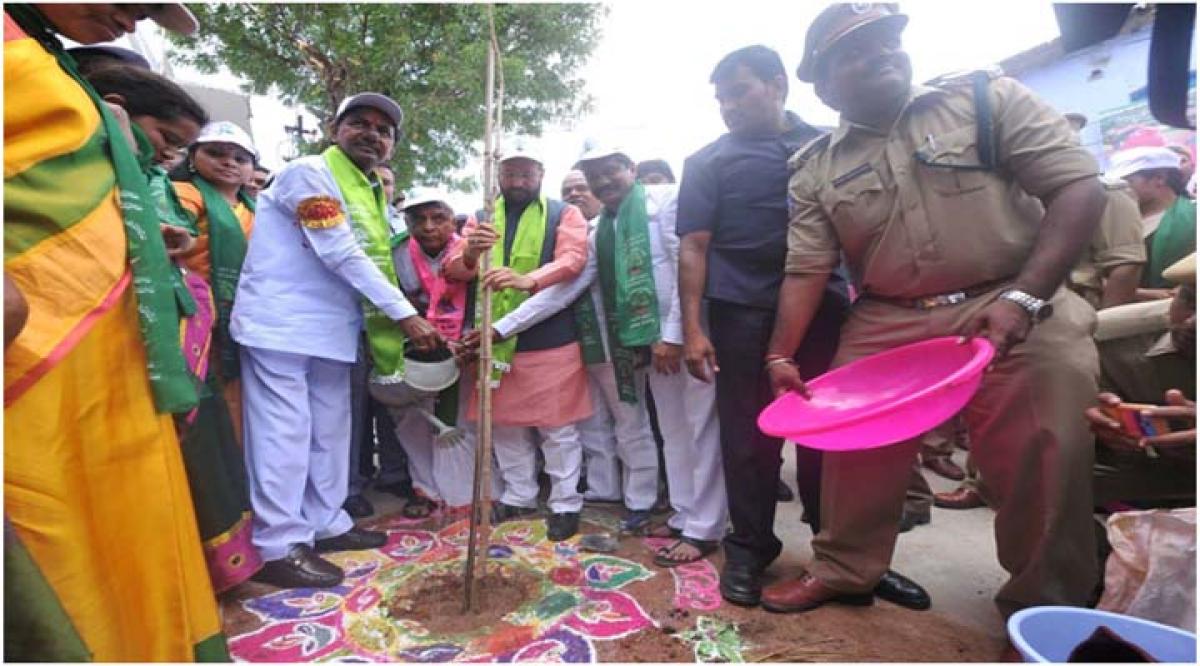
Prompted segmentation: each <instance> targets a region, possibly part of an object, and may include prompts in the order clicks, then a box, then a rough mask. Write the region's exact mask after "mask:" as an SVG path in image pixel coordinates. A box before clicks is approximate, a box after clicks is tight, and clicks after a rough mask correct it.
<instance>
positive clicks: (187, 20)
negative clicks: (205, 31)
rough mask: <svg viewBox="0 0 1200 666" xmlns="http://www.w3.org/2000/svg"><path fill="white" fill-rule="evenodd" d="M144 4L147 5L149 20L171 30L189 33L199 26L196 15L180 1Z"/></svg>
mask: <svg viewBox="0 0 1200 666" xmlns="http://www.w3.org/2000/svg"><path fill="white" fill-rule="evenodd" d="M146 6H147V7H148V9H147V10H146V13H147V14H148V15H149V16H150V20H152V21H154V22H155V23H157V24H159V25H160V26H162V27H163V28H165V29H167V30H170V31H171V32H177V33H179V34H181V35H190V34H192V33H193V32H196V28H199V27H200V23H199V22H198V21H196V15H195V14H193V13H192V12H191V10H190V9H188V8H187V7H184V6H183V5H182V4H181V3H178V2H171V3H165V4H161V5H146Z"/></svg>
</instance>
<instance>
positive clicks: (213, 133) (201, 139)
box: [196, 120, 258, 160]
mask: <svg viewBox="0 0 1200 666" xmlns="http://www.w3.org/2000/svg"><path fill="white" fill-rule="evenodd" d="M196 143H232V144H233V145H235V146H241V147H242V148H245V149H246V150H247V151H248V152H249V153H250V154H251V155H253V156H254V159H255V160H258V150H257V149H255V148H254V141H253V140H252V139H251V138H250V135H249V134H246V130H244V129H242V128H241V127H238V126H237V125H236V124H234V123H231V122H229V121H228V120H218V121H216V122H212V123H209V124H207V125H205V126H204V129H202V130H200V136H198V137H196Z"/></svg>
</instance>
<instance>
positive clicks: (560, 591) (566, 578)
mask: <svg viewBox="0 0 1200 666" xmlns="http://www.w3.org/2000/svg"><path fill="white" fill-rule="evenodd" d="M376 527H377V528H379V529H387V531H388V532H389V538H388V542H387V544H386V545H385V546H384V547H383V548H381V549H379V550H372V551H357V552H345V553H334V554H331V555H329V556H328V557H329V559H330V560H331V561H333V562H334V563H336V564H337V565H338V566H340V567H342V568H343V569H344V570H345V571H346V580H345V582H344V583H343V584H342V585H340V586H338V587H334V588H329V589H322V590H315V589H295V590H280V591H278V592H273V593H271V594H267V595H265V596H261V597H256V598H252V599H246V600H243V601H242V602H241V604H242V606H243V608H245V609H246V610H247V611H249V612H250V613H252V614H253V615H255V616H256V617H257V618H258V619H260V620H261V621H262V625H261V626H259V627H258V628H256V629H255V630H253V631H250V632H248V633H244V634H242V635H239V636H234V637H232V638H231V639H230V641H229V647H230V651H231V653H232V654H233V656H234V658H235V659H238V660H243V661H266V662H274V661H289V662H293V661H350V662H367V661H412V662H443V661H470V662H482V661H499V662H514V661H557V662H590V661H595V660H596V651H595V642H596V641H606V640H616V639H620V638H622V637H625V636H629V635H631V634H633V633H636V632H638V631H641V630H643V629H646V628H651V627H655V626H657V624H656V623H655V621H654V620H653V619H652V618H651V617H650V616H649V615H648V614H647V613H646V611H645V610H644V609H643V607H642V605H641V604H639V603H638V601H637V600H636V599H635V598H634V597H633V596H631V595H630V594H628V593H627V592H626V591H624V590H623V588H625V587H627V586H629V585H631V584H632V583H636V582H638V581H642V580H647V579H649V578H651V577H652V576H654V575H655V573H654V572H653V571H651V570H649V569H647V568H646V567H644V566H643V565H641V564H639V563H637V562H634V561H632V560H627V559H622V558H619V557H615V556H613V555H600V554H589V553H583V552H580V551H579V550H578V549H577V546H576V545H575V542H576V541H577V539H572V540H570V541H565V542H559V543H552V542H550V541H548V540H547V539H546V534H545V527H544V525H543V524H542V522H541V521H518V522H509V523H504V524H501V525H499V526H497V528H496V530H495V532H494V533H493V538H492V546H491V549H490V557H491V559H492V561H493V562H495V565H494V566H500V567H519V568H521V569H522V570H524V571H531V572H536V573H537V575H538V576H540V578H541V581H540V587H539V590H540V593H539V594H538V595H535V596H534V597H533V598H531V599H530V600H529V602H528V603H526V604H524V605H523V606H521V607H520V608H517V609H515V610H514V611H512V612H511V613H509V614H508V615H506V616H505V617H504V618H503V619H504V622H505V624H506V627H507V626H508V625H511V628H506V632H507V633H508V634H509V637H508V638H509V639H508V640H501V639H499V638H498V637H497V636H495V635H494V633H491V634H489V633H488V632H487V630H486V629H483V630H479V631H474V632H468V633H460V634H452V635H441V634H437V633H435V632H431V631H430V630H429V629H428V628H427V627H424V626H422V625H421V624H420V623H419V622H415V621H412V620H406V619H403V618H399V619H398V618H393V617H391V616H390V615H389V614H388V613H387V611H386V601H387V599H389V598H391V597H392V596H393V595H394V594H396V592H397V590H398V589H401V588H402V587H403V586H405V585H410V584H412V583H413V582H414V580H416V579H417V578H416V577H423V576H430V575H436V574H438V573H444V572H447V571H451V570H456V571H461V567H462V562H463V560H464V554H465V551H466V541H467V526H466V521H459V522H457V523H454V524H452V525H450V526H449V527H446V528H445V529H442V530H440V531H436V532H435V531H427V530H422V529H416V528H415V527H414V526H412V525H411V523H409V522H408V521H395V522H393V523H385V524H383V525H378V526H376ZM710 569H711V565H710ZM681 573H682V572H681ZM696 573H699V572H696ZM714 573H715V572H714ZM701 577H704V576H701ZM676 585H677V589H679V588H680V587H681V586H680V584H679V582H678V581H677V583H676ZM682 587H684V588H685V589H686V588H691V589H688V590H687V592H686V593H684V594H681V595H680V596H681V597H689V598H691V597H694V596H696V595H695V589H694V586H692V585H685V586H682ZM680 591H681V592H682V590H680ZM699 596H701V597H703V596H704V595H699ZM706 601H707V600H706ZM702 605H707V604H706V603H703V602H701V603H699V604H696V605H693V607H697V606H702Z"/></svg>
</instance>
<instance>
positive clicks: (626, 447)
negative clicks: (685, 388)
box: [579, 363, 658, 511]
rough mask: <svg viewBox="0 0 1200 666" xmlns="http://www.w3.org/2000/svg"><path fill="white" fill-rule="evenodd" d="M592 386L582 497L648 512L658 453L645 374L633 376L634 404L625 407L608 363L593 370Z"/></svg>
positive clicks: (584, 431)
mask: <svg viewBox="0 0 1200 666" xmlns="http://www.w3.org/2000/svg"><path fill="white" fill-rule="evenodd" d="M588 382H589V383H590V384H591V387H590V388H591V394H592V407H593V412H592V416H591V417H590V418H588V419H585V420H583V421H581V422H580V423H579V438H580V440H581V441H582V443H583V454H584V457H585V458H586V459H587V485H588V492H587V494H586V495H584V498H585V499H589V500H591V499H598V500H617V499H624V500H625V506H626V507H627V508H629V509H632V510H635V511H647V510H649V509H650V508H651V507H653V506H654V502H655V500H657V499H658V450H657V448H656V447H655V445H654V433H653V432H652V431H651V430H650V413H649V412H648V411H647V409H646V370H645V369H641V370H638V371H637V372H635V373H634V385H635V388H636V390H637V403H636V404H629V403H627V402H621V399H620V396H619V395H618V393H617V378H616V375H615V374H613V367H612V365H611V364H609V363H601V364H597V365H589V366H588ZM618 461H619V462H620V465H618ZM622 472H624V474H623V476H624V478H623V479H622ZM621 486H623V487H621Z"/></svg>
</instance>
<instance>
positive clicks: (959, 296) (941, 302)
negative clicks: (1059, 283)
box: [863, 276, 1016, 310]
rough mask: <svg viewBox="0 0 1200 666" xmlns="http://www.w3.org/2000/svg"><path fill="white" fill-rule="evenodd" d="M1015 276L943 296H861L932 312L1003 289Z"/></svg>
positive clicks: (982, 283) (972, 286)
mask: <svg viewBox="0 0 1200 666" xmlns="http://www.w3.org/2000/svg"><path fill="white" fill-rule="evenodd" d="M1015 279H1016V276H1011V277H1006V278H1000V279H999V280H989V281H988V282H980V283H979V284H975V285H971V286H970V287H967V288H966V289H962V290H960V291H952V292H949V293H945V294H935V295H932V296H921V297H918V298H899V297H894V296H880V295H878V294H870V293H868V294H863V298H869V299H871V300H874V301H882V302H884V303H888V304H889V305H898V306H900V307H902V308H912V309H914V310H932V309H934V308H940V307H945V306H947V305H958V304H959V303H963V302H965V301H966V300H967V299H969V298H975V297H976V296H981V295H983V294H986V293H988V292H989V291H992V290H994V289H996V288H997V287H1003V286H1004V285H1006V284H1012V282H1013V280H1015Z"/></svg>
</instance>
